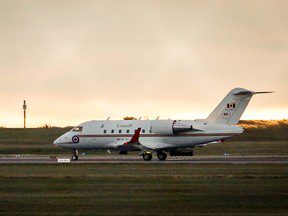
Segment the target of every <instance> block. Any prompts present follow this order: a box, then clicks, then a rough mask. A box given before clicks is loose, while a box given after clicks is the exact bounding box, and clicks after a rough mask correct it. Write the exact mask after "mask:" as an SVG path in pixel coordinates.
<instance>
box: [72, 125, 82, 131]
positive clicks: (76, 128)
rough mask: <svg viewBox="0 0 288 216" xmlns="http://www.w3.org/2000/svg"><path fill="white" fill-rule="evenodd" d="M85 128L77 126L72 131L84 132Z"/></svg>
mask: <svg viewBox="0 0 288 216" xmlns="http://www.w3.org/2000/svg"><path fill="white" fill-rule="evenodd" d="M82 129H83V127H82V126H77V127H74V128H73V129H72V130H71V131H78V132H80V131H82Z"/></svg>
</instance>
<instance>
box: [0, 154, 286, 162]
mask: <svg viewBox="0 0 288 216" xmlns="http://www.w3.org/2000/svg"><path fill="white" fill-rule="evenodd" d="M58 159H69V157H59V158H50V157H49V156H18V157H12V156H10V157H7V156H5V157H4V156H2V157H1V156H0V164H57V163H63V162H58ZM64 163H73V164H88V163H91V164H93V163H94V164H101V163H108V164H118V163H122V164H125V163H130V164H133V163H137V164H156V163H157V164H181V163H182V164H288V156H193V157H167V159H166V161H159V160H158V159H157V158H156V157H154V158H153V159H152V160H151V161H144V160H143V159H142V157H139V156H137V155H104V156H103V155H99V156H94V157H91V156H89V157H84V156H80V157H79V160H78V161H70V162H64Z"/></svg>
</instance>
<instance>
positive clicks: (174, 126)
mask: <svg viewBox="0 0 288 216" xmlns="http://www.w3.org/2000/svg"><path fill="white" fill-rule="evenodd" d="M151 130H152V133H156V134H159V135H174V134H177V133H180V132H185V131H191V130H193V126H192V125H191V124H189V123H188V122H185V121H175V120H156V121H153V122H152V124H151Z"/></svg>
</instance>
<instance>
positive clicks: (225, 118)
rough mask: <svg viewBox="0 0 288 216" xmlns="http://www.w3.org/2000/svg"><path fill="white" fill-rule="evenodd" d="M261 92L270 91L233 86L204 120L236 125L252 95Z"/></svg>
mask: <svg viewBox="0 0 288 216" xmlns="http://www.w3.org/2000/svg"><path fill="white" fill-rule="evenodd" d="M263 93H272V92H254V91H249V90H247V89H243V88H235V89H233V90H231V91H230V92H229V93H228V94H227V95H226V97H225V98H224V99H223V100H222V101H221V103H220V104H219V105H218V106H217V107H216V108H215V109H214V110H213V112H212V113H211V114H210V115H209V116H208V118H207V119H206V120H207V121H209V122H215V123H218V124H228V125H236V124H237V123H238V122H239V120H240V118H241V116H242V114H243V112H244V111H245V109H246V107H247V105H248V103H249V102H250V99H251V98H252V96H253V95H254V94H263Z"/></svg>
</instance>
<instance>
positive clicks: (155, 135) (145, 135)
mask: <svg viewBox="0 0 288 216" xmlns="http://www.w3.org/2000/svg"><path fill="white" fill-rule="evenodd" d="M240 134H241V133H211V134H208V133H207V134H204V133H203V134H181V135H180V134H179V135H159V134H141V135H140V137H203V136H237V135H240ZM78 136H79V137H83V138H90V137H132V136H133V134H87V135H78Z"/></svg>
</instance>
